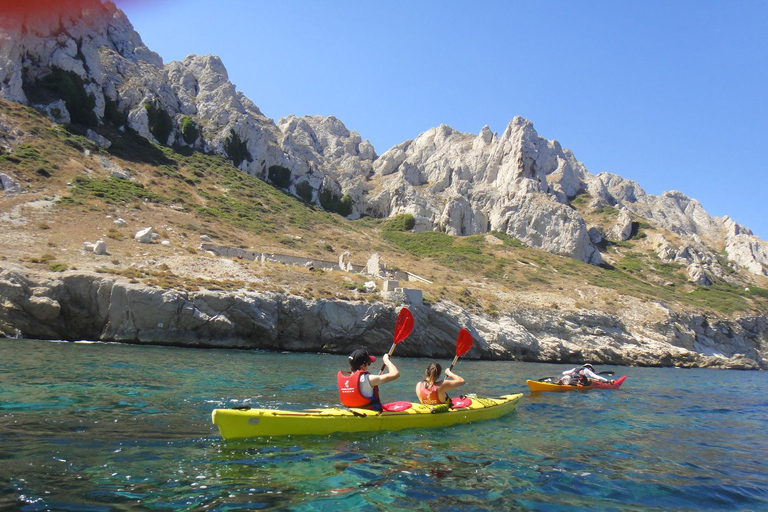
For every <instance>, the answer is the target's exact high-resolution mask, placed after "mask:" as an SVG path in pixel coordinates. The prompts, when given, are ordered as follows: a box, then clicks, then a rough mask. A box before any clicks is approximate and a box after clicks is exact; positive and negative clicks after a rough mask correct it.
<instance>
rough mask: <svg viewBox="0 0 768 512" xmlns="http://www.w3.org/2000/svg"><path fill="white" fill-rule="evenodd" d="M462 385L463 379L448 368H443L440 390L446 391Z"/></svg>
mask: <svg viewBox="0 0 768 512" xmlns="http://www.w3.org/2000/svg"><path fill="white" fill-rule="evenodd" d="M463 385H464V379H463V378H462V377H459V376H458V375H456V374H455V373H453V372H452V371H451V370H450V369H449V368H446V369H445V379H444V380H443V383H442V384H440V391H443V392H445V391H448V390H449V389H454V388H457V387H459V386H463Z"/></svg>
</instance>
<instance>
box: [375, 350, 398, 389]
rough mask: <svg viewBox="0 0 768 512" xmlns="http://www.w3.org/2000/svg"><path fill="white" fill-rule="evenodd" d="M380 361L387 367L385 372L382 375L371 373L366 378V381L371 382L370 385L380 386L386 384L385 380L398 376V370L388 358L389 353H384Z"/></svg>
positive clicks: (388, 380)
mask: <svg viewBox="0 0 768 512" xmlns="http://www.w3.org/2000/svg"><path fill="white" fill-rule="evenodd" d="M381 359H382V361H384V366H385V367H386V368H387V373H385V374H384V375H371V376H370V377H369V378H368V382H370V383H371V386H374V387H376V386H381V385H382V384H386V383H387V382H390V381H393V380H396V379H397V378H398V377H400V372H399V371H398V369H397V367H396V366H395V365H394V364H392V361H390V360H389V354H384V356H383V357H382V358H381Z"/></svg>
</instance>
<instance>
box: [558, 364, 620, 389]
mask: <svg viewBox="0 0 768 512" xmlns="http://www.w3.org/2000/svg"><path fill="white" fill-rule="evenodd" d="M593 380H597V381H600V382H610V383H613V381H612V380H610V379H606V378H605V377H603V376H602V375H598V374H597V373H595V368H594V367H593V366H592V365H591V364H589V363H587V364H584V365H582V366H577V367H576V368H571V369H570V370H566V371H564V372H563V373H562V375H561V377H560V380H559V381H558V382H557V383H558V384H561V385H567V386H589V385H590V384H591V383H592V381H593Z"/></svg>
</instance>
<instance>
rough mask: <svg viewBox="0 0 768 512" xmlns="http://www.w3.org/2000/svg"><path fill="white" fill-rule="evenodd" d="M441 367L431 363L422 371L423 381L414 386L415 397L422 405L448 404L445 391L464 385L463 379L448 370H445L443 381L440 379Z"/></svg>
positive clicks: (448, 399)
mask: <svg viewBox="0 0 768 512" xmlns="http://www.w3.org/2000/svg"><path fill="white" fill-rule="evenodd" d="M442 370H443V369H442V367H441V366H440V365H439V364H438V363H432V364H430V365H429V366H427V369H426V370H425V371H424V380H422V381H421V382H419V383H418V384H416V396H418V397H419V401H420V402H421V403H423V404H428V405H438V404H445V403H450V400H451V399H450V398H449V397H448V394H447V393H446V391H448V390H449V389H454V388H457V387H459V386H463V385H464V379H463V378H461V377H459V376H458V375H456V374H455V373H453V372H452V371H451V369H450V368H447V369H446V370H445V379H443V380H437V379H439V378H440V372H441V371H442Z"/></svg>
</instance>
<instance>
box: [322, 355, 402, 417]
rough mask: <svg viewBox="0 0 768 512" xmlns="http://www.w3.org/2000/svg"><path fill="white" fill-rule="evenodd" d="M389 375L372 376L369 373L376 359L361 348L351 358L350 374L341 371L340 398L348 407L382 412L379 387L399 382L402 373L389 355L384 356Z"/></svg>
mask: <svg viewBox="0 0 768 512" xmlns="http://www.w3.org/2000/svg"><path fill="white" fill-rule="evenodd" d="M382 361H383V362H384V367H385V368H386V369H387V373H385V374H384V375H371V373H370V372H369V371H368V369H369V367H370V365H371V363H374V362H376V357H374V356H372V355H370V354H369V353H368V350H367V349H365V348H360V349H357V350H355V351H354V352H352V354H351V355H350V356H349V367H350V370H351V371H349V372H345V371H343V370H342V371H339V373H338V374H337V375H336V380H337V381H338V385H339V398H340V399H341V403H342V404H344V405H345V406H346V407H357V408H360V409H371V410H374V411H381V410H382V407H381V398H380V397H379V386H381V385H382V384H386V383H387V382H391V381H393V380H397V378H398V377H400V372H399V371H398V369H397V367H396V366H395V365H394V364H392V361H390V360H389V354H384V356H382Z"/></svg>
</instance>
